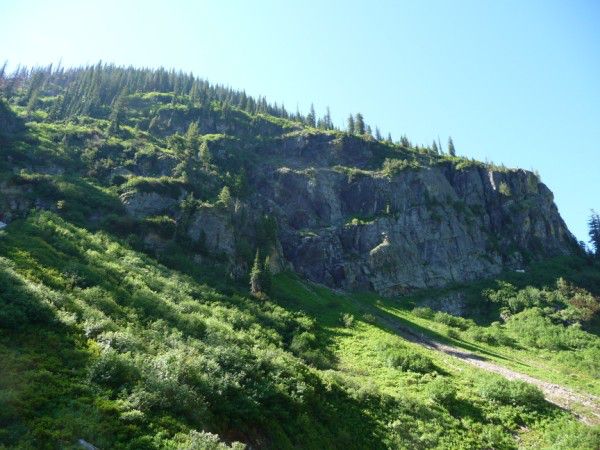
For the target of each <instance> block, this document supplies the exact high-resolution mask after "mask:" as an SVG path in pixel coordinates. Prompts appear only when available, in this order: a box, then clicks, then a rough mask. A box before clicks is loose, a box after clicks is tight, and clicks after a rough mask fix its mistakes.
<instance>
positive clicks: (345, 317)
mask: <svg viewBox="0 0 600 450" xmlns="http://www.w3.org/2000/svg"><path fill="white" fill-rule="evenodd" d="M340 322H342V324H343V325H344V326H345V327H346V328H352V325H354V316H353V315H352V314H350V313H343V314H342V315H341V316H340Z"/></svg>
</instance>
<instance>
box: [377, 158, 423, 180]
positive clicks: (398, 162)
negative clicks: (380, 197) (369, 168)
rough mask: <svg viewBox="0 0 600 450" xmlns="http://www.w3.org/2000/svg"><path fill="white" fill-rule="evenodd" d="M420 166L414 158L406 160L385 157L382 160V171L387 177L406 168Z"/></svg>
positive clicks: (418, 167) (416, 168) (417, 167)
mask: <svg viewBox="0 0 600 450" xmlns="http://www.w3.org/2000/svg"><path fill="white" fill-rule="evenodd" d="M420 168H421V165H420V164H419V162H418V161H416V160H414V159H412V160H407V159H390V158H386V159H385V161H384V162H383V167H382V172H383V173H384V174H385V175H386V176H388V177H393V176H395V175H398V174H400V173H402V172H404V171H406V170H419V169H420Z"/></svg>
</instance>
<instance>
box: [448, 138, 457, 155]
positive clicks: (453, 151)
mask: <svg viewBox="0 0 600 450" xmlns="http://www.w3.org/2000/svg"><path fill="white" fill-rule="evenodd" d="M448 153H449V154H450V156H456V149H455V148H454V141H453V140H452V138H451V137H449V138H448Z"/></svg>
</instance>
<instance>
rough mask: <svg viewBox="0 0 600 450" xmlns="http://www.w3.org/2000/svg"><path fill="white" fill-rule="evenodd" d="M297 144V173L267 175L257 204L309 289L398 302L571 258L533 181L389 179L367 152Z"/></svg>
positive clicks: (444, 170) (434, 176) (521, 177)
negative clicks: (534, 262)
mask: <svg viewBox="0 0 600 450" xmlns="http://www.w3.org/2000/svg"><path fill="white" fill-rule="evenodd" d="M293 144H294V145H292V146H290V145H289V143H287V145H286V144H284V145H283V146H282V147H283V150H282V155H283V156H286V154H287V156H288V160H287V161H285V158H284V161H285V162H288V163H289V166H290V167H288V166H284V165H283V164H282V165H280V166H278V167H277V166H276V167H266V166H265V167H263V171H264V173H265V174H266V175H265V176H263V177H262V178H261V180H260V182H259V194H258V195H257V198H258V199H259V201H260V203H261V204H262V206H263V208H264V209H265V210H268V211H269V212H270V213H272V214H274V215H275V216H276V217H277V221H278V224H279V234H278V236H279V240H280V242H281V245H282V249H283V254H284V257H285V259H286V260H287V261H289V262H290V263H291V266H292V267H293V268H294V270H296V271H297V272H299V273H300V274H302V275H303V276H305V277H307V278H309V279H310V280H313V281H316V282H320V283H324V284H326V285H328V286H332V287H338V288H344V289H373V290H375V291H377V292H378V293H380V294H383V295H394V294H397V293H401V292H404V291H406V290H410V289H412V288H422V287H437V286H443V285H445V284H448V283H452V282H460V281H467V280H472V279H476V278H482V277H487V276H491V275H493V274H495V273H498V272H499V271H501V270H502V269H503V268H512V269H517V268H521V267H522V266H523V264H525V262H526V261H527V260H528V258H531V257H543V256H553V255H560V254H567V253H569V252H571V251H572V248H573V247H572V245H573V238H572V236H571V234H570V233H569V231H568V230H567V228H566V226H565V224H564V222H563V220H562V219H561V217H560V215H559V214H558V211H557V208H556V206H555V204H554V202H553V196H552V193H551V192H550V190H549V189H548V188H547V187H546V186H545V185H544V184H543V183H541V182H540V181H539V180H538V178H537V177H536V176H535V175H534V174H533V173H531V172H528V171H524V170H498V169H492V168H488V167H484V166H483V165H472V166H470V167H465V168H463V169H457V168H455V167H454V166H453V165H452V164H441V165H434V166H430V167H422V168H420V169H418V170H412V169H405V170H402V171H399V172H398V173H396V174H394V175H392V176H387V175H385V174H383V173H382V172H381V171H370V170H368V163H367V161H371V160H372V158H371V157H372V155H369V154H368V149H366V148H357V147H356V145H348V146H345V145H343V144H341V145H340V143H339V142H334V141H330V142H325V143H324V142H323V138H322V137H319V138H317V139H316V142H311V141H310V139H309V140H305V141H304V142H297V141H296V142H294V143H293ZM314 152H317V155H316V156H312V157H311V153H314ZM303 156H304V158H303ZM315 161H317V162H320V163H321V164H322V165H321V166H320V167H318V166H317V167H312V164H314V162H315ZM340 161H341V162H351V163H352V164H353V167H354V170H350V171H349V170H343V169H340V168H339V167H335V166H333V164H334V163H336V162H340ZM357 168H358V169H361V170H356V169H357Z"/></svg>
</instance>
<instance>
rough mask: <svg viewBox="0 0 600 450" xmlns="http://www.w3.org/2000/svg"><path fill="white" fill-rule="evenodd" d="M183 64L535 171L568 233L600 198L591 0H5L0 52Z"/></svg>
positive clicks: (597, 62)
mask: <svg viewBox="0 0 600 450" xmlns="http://www.w3.org/2000/svg"><path fill="white" fill-rule="evenodd" d="M4 59H7V60H8V61H9V63H10V64H11V65H13V66H14V65H16V64H17V63H21V64H27V65H31V64H44V65H45V64H48V63H50V62H54V63H56V62H58V61H59V60H60V59H62V62H63V65H79V64H86V63H95V62H97V61H98V60H100V59H101V60H103V61H105V62H114V63H117V64H124V65H135V66H146V67H154V66H165V67H168V68H176V69H182V70H184V71H186V72H188V71H191V72H193V73H194V74H196V75H198V76H200V77H203V78H206V79H208V80H210V81H213V82H218V83H222V84H226V85H230V86H232V87H234V88H239V89H245V90H246V92H248V93H249V94H253V95H265V96H266V97H267V98H268V99H269V100H270V101H277V102H278V103H280V102H284V103H285V105H286V107H287V108H288V109H289V110H295V108H296V105H298V106H299V107H300V110H301V111H303V112H306V111H307V109H308V107H309V106H310V103H311V102H314V104H315V107H316V109H317V112H318V113H319V114H321V113H323V112H324V109H325V107H326V106H327V105H329V106H330V107H331V112H332V116H333V118H334V120H335V122H336V123H337V124H338V125H343V124H344V122H345V117H346V116H347V115H348V113H350V112H361V113H362V114H363V115H364V116H365V118H366V120H367V122H368V123H370V124H371V125H373V126H374V125H378V126H379V128H380V129H381V130H382V132H385V133H387V132H388V131H390V132H391V133H392V136H393V137H394V138H398V137H399V136H400V135H401V134H406V135H407V136H408V137H409V138H410V139H411V140H412V141H413V142H416V143H422V144H429V143H431V141H432V140H433V139H434V138H437V136H440V139H441V140H442V142H446V141H447V137H448V136H449V135H451V136H452V137H453V139H454V142H455V144H456V147H457V150H458V153H459V154H462V155H465V156H469V157H475V158H478V159H482V160H490V161H494V162H497V163H501V162H502V163H505V164H506V165H508V166H513V167H522V168H526V169H536V170H538V171H539V173H540V174H541V177H542V180H543V181H544V182H545V183H546V184H547V185H548V186H549V187H550V188H551V189H552V190H553V191H554V193H555V197H556V202H557V205H558V207H559V210H560V212H561V213H562V215H563V217H564V218H565V220H566V221H567V224H568V225H569V228H570V229H571V231H573V232H574V233H575V235H576V236H577V237H578V238H579V239H585V240H586V241H587V226H586V220H587V217H588V215H589V211H590V209H591V208H595V209H597V210H600V195H599V194H600V176H599V175H598V173H599V171H600V147H599V146H600V1H598V0H587V1H586V0H569V1H554V0H544V1H538V0H527V1H523V0H497V1H491V0H474V1H460V0H456V1H451V0H446V1H429V0H422V1H418V0H414V1H410V2H403V1H391V0H390V1H384V0H381V1H371V2H367V1H352V0H344V1H341V0H340V1H336V0H331V1H326V0H320V1H319V0H295V1H291V0H290V1H279V0H265V1H262V0H253V1H250V0H238V1H234V0H231V1H226V0H213V1H183V0H169V1H154V0H139V1H138V0H134V1H127V0H119V1H117V0H102V1H92V0H89V1H83V0H78V1H76V0H53V1H47V0H46V1H43V0H0V60H4Z"/></svg>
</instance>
